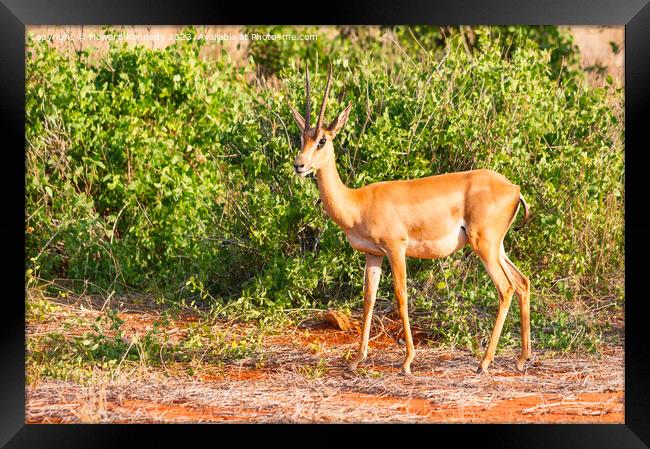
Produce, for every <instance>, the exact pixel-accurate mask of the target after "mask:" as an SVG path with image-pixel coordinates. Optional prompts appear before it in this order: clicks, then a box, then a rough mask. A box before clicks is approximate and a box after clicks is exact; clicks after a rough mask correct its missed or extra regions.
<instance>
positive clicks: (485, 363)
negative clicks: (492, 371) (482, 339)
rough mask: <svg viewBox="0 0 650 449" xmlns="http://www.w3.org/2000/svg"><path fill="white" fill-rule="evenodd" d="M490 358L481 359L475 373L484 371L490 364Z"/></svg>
mask: <svg viewBox="0 0 650 449" xmlns="http://www.w3.org/2000/svg"><path fill="white" fill-rule="evenodd" d="M491 362H492V361H491V360H485V359H483V360H482V361H481V364H480V365H479V366H478V369H477V370H476V374H481V373H486V372H487V369H488V366H490V363H491Z"/></svg>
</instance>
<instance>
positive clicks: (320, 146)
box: [318, 137, 327, 150]
mask: <svg viewBox="0 0 650 449" xmlns="http://www.w3.org/2000/svg"><path fill="white" fill-rule="evenodd" d="M326 142H327V140H325V138H324V137H323V138H322V139H321V140H319V141H318V149H319V150H320V149H321V148H323V147H324V146H325V143H326Z"/></svg>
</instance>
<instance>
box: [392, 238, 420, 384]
mask: <svg viewBox="0 0 650 449" xmlns="http://www.w3.org/2000/svg"><path fill="white" fill-rule="evenodd" d="M386 255H387V256H388V260H389V261H390V267H391V270H392V273H393V287H394V289H395V297H396V299H397V306H398V308H399V315H400V317H401V318H402V326H403V327H404V340H405V341H406V357H405V358H404V363H403V364H402V373H403V374H411V362H412V361H413V358H414V357H415V347H414V346H413V337H412V336H411V325H410V324H409V314H408V301H407V297H406V246H404V245H399V246H397V245H395V246H393V247H390V248H388V249H387V251H386Z"/></svg>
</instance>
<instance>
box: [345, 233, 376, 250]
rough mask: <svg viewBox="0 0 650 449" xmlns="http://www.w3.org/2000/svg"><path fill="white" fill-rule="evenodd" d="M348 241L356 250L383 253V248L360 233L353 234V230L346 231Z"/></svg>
mask: <svg viewBox="0 0 650 449" xmlns="http://www.w3.org/2000/svg"><path fill="white" fill-rule="evenodd" d="M346 236H347V238H348V242H350V246H351V247H352V248H354V249H356V250H357V251H363V252H364V253H370V254H377V255H383V254H384V252H383V250H382V249H381V248H380V247H379V246H377V245H376V244H375V243H374V242H373V241H371V240H369V239H367V238H364V237H362V236H360V235H357V234H355V233H354V232H348V233H346Z"/></svg>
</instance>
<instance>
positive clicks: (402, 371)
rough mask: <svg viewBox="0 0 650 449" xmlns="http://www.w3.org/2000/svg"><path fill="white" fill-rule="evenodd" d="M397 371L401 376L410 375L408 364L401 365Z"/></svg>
mask: <svg viewBox="0 0 650 449" xmlns="http://www.w3.org/2000/svg"><path fill="white" fill-rule="evenodd" d="M399 373H400V374H401V375H402V376H406V377H409V376H411V367H409V366H406V367H404V366H403V367H402V369H401V370H400V372H399Z"/></svg>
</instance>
